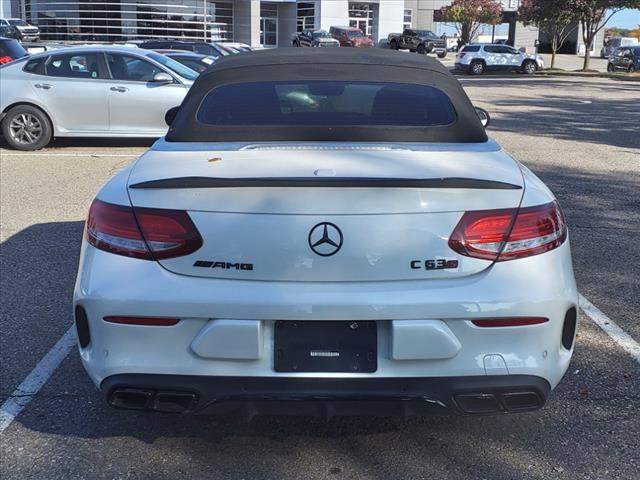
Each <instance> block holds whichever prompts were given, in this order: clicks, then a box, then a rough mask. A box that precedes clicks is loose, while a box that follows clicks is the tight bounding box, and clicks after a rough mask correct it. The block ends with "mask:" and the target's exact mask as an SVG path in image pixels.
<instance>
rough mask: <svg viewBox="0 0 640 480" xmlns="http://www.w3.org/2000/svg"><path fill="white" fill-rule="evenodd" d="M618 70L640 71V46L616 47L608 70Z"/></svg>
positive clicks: (610, 58)
mask: <svg viewBox="0 0 640 480" xmlns="http://www.w3.org/2000/svg"><path fill="white" fill-rule="evenodd" d="M616 70H624V71H625V72H630V73H631V72H638V71H640V47H620V48H616V50H615V51H614V52H613V55H611V56H610V57H609V63H608V64H607V72H615V71H616Z"/></svg>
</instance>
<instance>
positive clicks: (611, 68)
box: [607, 63, 616, 72]
mask: <svg viewBox="0 0 640 480" xmlns="http://www.w3.org/2000/svg"><path fill="white" fill-rule="evenodd" d="M615 71H616V68H615V67H614V66H613V64H612V63H608V64H607V72H615Z"/></svg>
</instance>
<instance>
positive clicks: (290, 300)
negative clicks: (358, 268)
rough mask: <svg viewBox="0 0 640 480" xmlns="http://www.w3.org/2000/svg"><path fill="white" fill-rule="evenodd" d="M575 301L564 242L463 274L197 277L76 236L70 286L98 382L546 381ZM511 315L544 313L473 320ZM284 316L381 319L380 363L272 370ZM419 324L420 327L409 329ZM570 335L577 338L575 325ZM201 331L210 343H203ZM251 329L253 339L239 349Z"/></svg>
mask: <svg viewBox="0 0 640 480" xmlns="http://www.w3.org/2000/svg"><path fill="white" fill-rule="evenodd" d="M125 280H126V281H125ZM576 304H577V290H576V286H575V282H574V278H573V270H572V264H571V256H570V250H569V244H568V241H567V242H565V244H563V245H562V246H561V247H560V248H557V249H555V250H553V251H550V252H547V253H545V254H542V255H537V256H535V257H530V258H525V259H520V260H517V261H512V262H503V263H499V264H496V265H494V266H492V267H490V268H488V269H486V270H485V271H483V272H481V273H479V274H475V275H471V276H469V277H465V278H462V279H450V280H444V279H443V280H425V281H395V282H267V281H240V280H219V279H210V278H196V277H189V276H183V275H176V274H173V273H171V272H168V271H167V270H165V269H163V268H162V267H161V266H160V265H159V264H157V263H155V262H150V261H145V260H138V259H132V258H127V257H122V256H118V255H113V254H110V253H106V252H103V251H100V250H97V249H95V248H94V247H92V246H90V245H88V244H87V243H86V241H83V250H82V253H81V262H80V270H79V273H78V280H77V283H76V288H75V293H74V306H78V307H82V309H84V311H86V315H87V318H88V321H87V330H88V333H89V335H90V341H89V342H87V343H85V345H84V347H80V349H79V350H80V356H81V359H82V362H83V364H84V367H85V369H86V370H87V372H88V373H89V375H90V377H91V379H92V380H93V382H94V383H95V384H96V385H98V386H100V385H102V384H103V382H104V381H105V379H107V378H109V377H114V376H116V375H126V374H149V375H176V376H198V377H261V378H265V379H268V380H276V379H286V378H308V379H319V378H323V377H324V378H348V379H371V380H377V381H381V382H387V381H395V379H400V378H423V379H424V378H434V379H435V378H438V377H476V376H477V377H480V378H484V379H485V380H488V379H489V378H492V377H495V376H500V375H509V376H510V377H511V376H514V377H515V376H522V375H529V376H536V377H541V378H543V379H545V380H546V381H547V382H548V383H549V384H550V385H551V387H552V388H553V387H555V385H556V384H557V383H558V382H559V381H560V379H561V378H562V376H563V375H564V373H565V371H566V370H567V368H568V366H569V362H570V359H571V355H572V353H573V345H572V342H571V343H570V344H569V346H568V347H565V346H563V344H562V334H563V327H564V324H565V316H566V314H567V312H568V311H569V310H572V309H575V307H576ZM112 315H116V316H117V315H134V316H146V317H153V316H164V317H175V318H179V319H181V320H180V321H179V322H178V323H177V324H176V325H173V326H157V327H154V326H140V325H120V324H114V323H109V322H106V321H104V320H103V318H104V317H106V316H112ZM518 316H537V317H545V318H548V319H549V321H548V322H546V323H544V324H541V325H533V326H526V327H505V328H480V327H478V326H475V325H473V324H472V322H471V321H470V320H471V319H475V318H496V317H518ZM279 320H294V321H315V320H338V321H341V320H344V321H350V322H351V321H361V320H374V321H376V322H377V324H378V344H377V352H378V360H377V370H376V371H375V372H374V373H335V374H328V375H327V374H318V373H283V372H276V371H275V369H274V348H273V347H274V325H275V323H276V322H277V321H279ZM216 322H217V323H218V324H220V322H222V323H223V326H224V328H223V329H222V330H220V331H222V332H224V333H225V335H227V333H228V335H229V336H221V337H217V338H216V337H204V334H205V333H206V332H209V331H211V327H212V326H214V325H213V324H216ZM241 324H248V325H249V327H248V330H242V331H240V330H238V335H235V333H234V331H235V327H237V326H241ZM414 324H415V325H414ZM414 326H415V328H416V329H417V330H411V329H412V328H413V327H414ZM400 328H405V329H406V328H409V331H410V332H414V331H417V332H418V335H422V336H420V337H415V338H421V339H423V340H421V341H420V342H422V343H420V342H418V343H415V342H414V344H413V345H411V342H410V341H409V340H407V336H406V335H405V337H404V340H402V341H400V342H399V341H398V338H399V332H400V330H399V329H400ZM213 330H214V331H216V329H213ZM405 331H406V330H405ZM252 332H254V333H252ZM421 332H422V333H421ZM431 332H435V333H438V332H440V333H442V336H441V337H438V338H442V339H443V340H446V341H447V342H448V345H449V346H450V347H451V348H449V349H444V351H443V346H444V342H441V341H435V340H434V338H436V337H435V336H434V335H432V334H431ZM245 334H248V335H252V336H251V337H246V336H244V335H245ZM570 334H571V339H570V340H571V341H572V339H573V330H572V331H571V332H570ZM409 337H411V335H409ZM198 338H200V339H205V340H204V342H203V343H198V342H196V339H198ZM247 338H250V339H251V341H252V342H253V343H252V345H254V347H253V348H252V350H251V351H248V353H245V350H246V349H247V346H248V345H250V343H248V342H247V341H246V339H247ZM416 345H418V347H420V348H417V347H416ZM223 347H227V348H226V349H225V348H223ZM396 347H397V348H398V351H397V352H396V351H395V350H394V349H395V348H396ZM218 349H220V350H218ZM416 349H417V350H420V351H418V352H417V353H416ZM221 350H227V351H226V352H221ZM437 350H439V351H438V352H436V351H437ZM278 381H280V380H278ZM358 381H359V380H358Z"/></svg>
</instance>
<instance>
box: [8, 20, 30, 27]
mask: <svg viewBox="0 0 640 480" xmlns="http://www.w3.org/2000/svg"><path fill="white" fill-rule="evenodd" d="M8 22H9V25H13V26H15V27H28V26H29V24H28V23H27V22H25V21H24V20H8Z"/></svg>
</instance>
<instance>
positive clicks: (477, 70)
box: [469, 60, 484, 75]
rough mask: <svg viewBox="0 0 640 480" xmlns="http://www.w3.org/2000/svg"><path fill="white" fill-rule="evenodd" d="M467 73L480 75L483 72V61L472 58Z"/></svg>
mask: <svg viewBox="0 0 640 480" xmlns="http://www.w3.org/2000/svg"><path fill="white" fill-rule="evenodd" d="M469 73H470V74H471V75H482V74H483V73H484V62H481V61H480V60H474V61H473V62H471V65H470V66H469Z"/></svg>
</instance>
